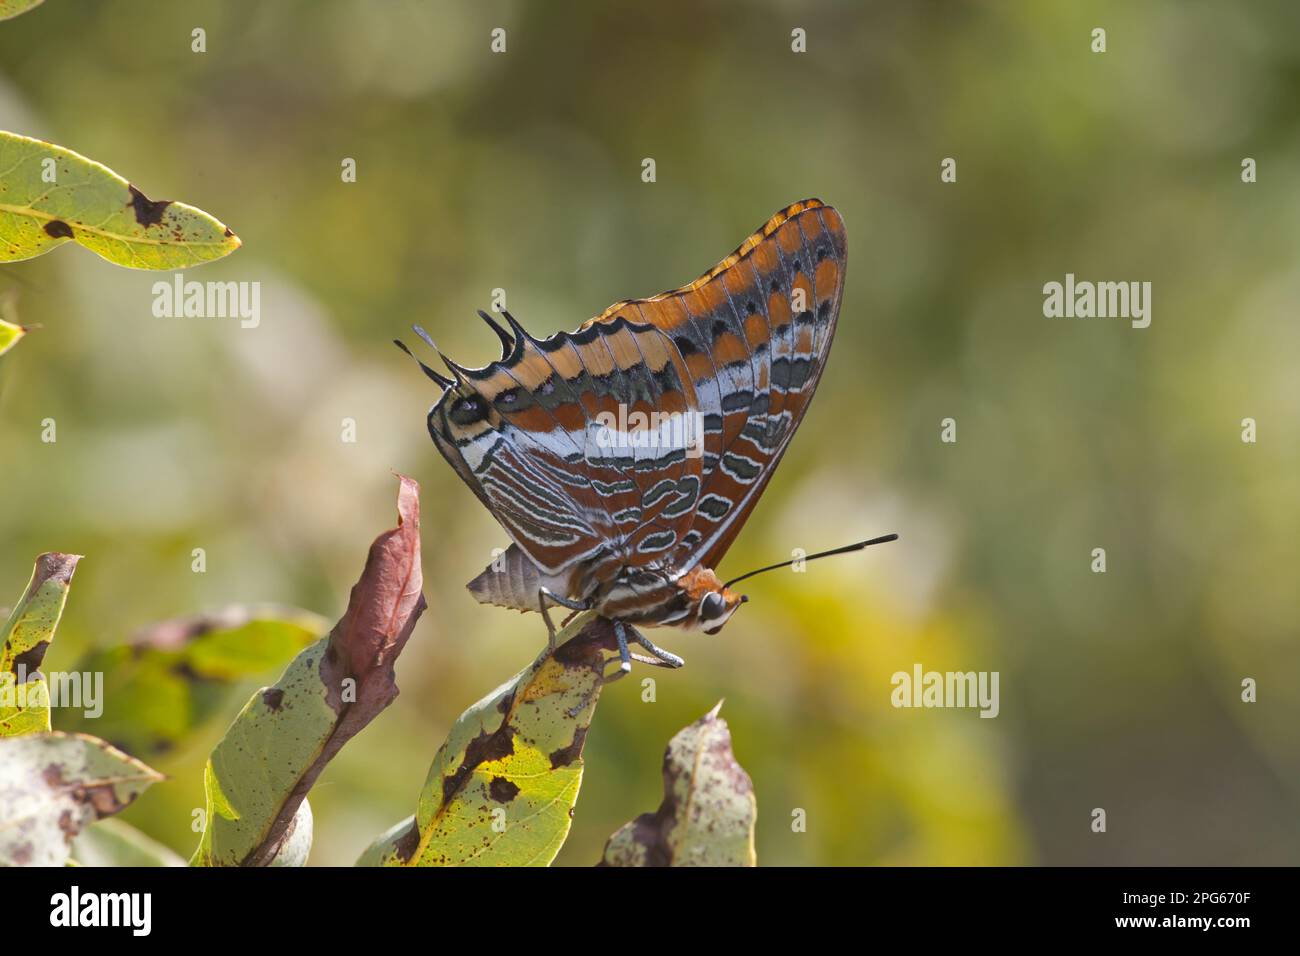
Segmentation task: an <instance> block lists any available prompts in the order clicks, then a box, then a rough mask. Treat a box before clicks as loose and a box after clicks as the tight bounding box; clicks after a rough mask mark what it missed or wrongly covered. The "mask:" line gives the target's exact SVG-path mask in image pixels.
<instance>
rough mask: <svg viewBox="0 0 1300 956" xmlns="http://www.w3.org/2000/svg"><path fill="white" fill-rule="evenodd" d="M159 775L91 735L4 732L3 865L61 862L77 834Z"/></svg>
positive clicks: (0, 748)
mask: <svg viewBox="0 0 1300 956" xmlns="http://www.w3.org/2000/svg"><path fill="white" fill-rule="evenodd" d="M161 779H163V778H162V775H161V774H159V773H158V772H156V771H154V770H151V769H150V768H149V767H147V766H145V765H144V764H143V763H141V762H140V761H138V760H136V759H135V758H133V757H128V756H127V755H126V754H124V753H122V751H120V750H118V749H117V748H116V747H112V746H110V745H109V744H106V743H105V742H104V741H102V740H99V739H97V738H95V737H91V736H89V735H86V734H62V733H47V734H29V735H28V736H26V737H0V865H7V866H14V865H17V866H62V865H63V864H64V863H65V862H66V861H67V859H68V854H69V851H70V848H71V844H72V840H73V838H74V837H75V836H76V835H77V833H78V832H80V831H81V830H82V829H83V828H84V827H86V826H87V825H89V824H90V823H92V822H94V821H95V820H98V819H101V818H103V817H107V816H109V815H111V814H114V813H117V812H118V811H119V810H121V809H122V808H123V807H125V806H126V805H127V804H129V803H130V802H131V801H132V800H134V799H135V798H136V797H138V796H139V795H140V794H141V793H143V792H144V790H145V789H146V788H147V787H149V785H150V784H153V783H156V782H157V781H159V780H161Z"/></svg>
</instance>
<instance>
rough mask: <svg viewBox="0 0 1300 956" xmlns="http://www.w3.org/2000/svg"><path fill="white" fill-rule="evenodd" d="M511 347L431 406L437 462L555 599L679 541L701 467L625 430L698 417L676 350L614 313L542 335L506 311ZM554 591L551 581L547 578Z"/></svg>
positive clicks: (460, 372)
mask: <svg viewBox="0 0 1300 956" xmlns="http://www.w3.org/2000/svg"><path fill="white" fill-rule="evenodd" d="M507 318H508V321H509V322H510V326H511V330H512V332H513V336H512V337H511V336H507V338H508V339H509V342H508V344H509V346H510V347H509V352H508V354H507V355H505V356H503V358H502V359H501V360H500V361H497V362H493V363H492V364H490V365H488V366H486V367H484V368H482V369H477V370H471V369H462V368H459V367H456V368H455V371H456V373H457V382H456V383H455V385H453V386H452V387H451V388H448V389H447V391H446V392H445V393H444V394H443V397H442V398H441V399H440V400H439V402H438V403H437V404H436V405H435V406H434V407H433V409H432V410H431V411H430V413H429V432H430V434H431V435H432V436H433V440H434V442H435V444H436V445H437V446H438V449H439V450H440V451H441V452H442V454H443V456H444V457H445V458H447V460H448V461H449V462H450V463H451V464H452V466H453V467H454V468H455V469H456V471H457V472H458V473H459V474H460V476H461V478H462V479H464V481H465V483H466V484H467V485H469V486H470V488H471V489H472V490H473V491H474V492H475V494H477V495H478V497H479V499H480V500H481V501H482V502H483V503H484V505H486V506H487V508H488V509H489V510H490V511H491V512H492V514H493V515H494V516H495V517H496V518H497V520H498V521H500V522H501V524H502V526H503V527H504V528H505V529H506V531H507V532H508V533H509V534H510V536H511V538H512V539H513V541H514V542H515V544H516V545H517V546H518V547H519V549H520V550H521V551H523V552H524V554H526V555H527V556H528V558H529V559H531V560H532V561H533V563H534V564H536V565H537V567H538V568H539V569H540V570H541V571H542V572H543V573H544V574H545V575H546V576H548V577H550V578H553V579H555V578H558V579H563V581H564V585H563V593H565V594H567V595H569V596H580V595H583V594H585V593H586V592H587V591H588V590H589V587H590V585H591V583H592V582H593V581H600V580H605V579H607V578H608V577H609V576H610V575H612V574H613V573H614V572H615V571H616V570H617V569H618V568H619V567H622V566H625V565H635V564H645V563H649V562H650V561H652V560H654V558H655V557H656V556H662V555H664V554H665V553H668V552H670V551H671V550H672V549H673V548H675V547H677V546H678V545H679V544H680V542H681V540H682V538H683V537H684V536H685V534H686V532H687V531H688V529H689V525H690V520H691V517H692V514H693V511H694V505H695V501H696V499H697V498H698V493H699V486H700V470H701V462H700V459H699V457H692V456H691V455H690V454H689V453H688V452H689V449H688V448H685V447H676V446H672V445H671V444H669V445H664V444H657V445H656V444H649V443H647V442H646V441H644V440H636V439H634V438H633V437H632V436H631V435H629V434H628V433H627V430H626V429H624V428H621V427H620V426H621V425H624V424H626V423H627V422H628V421H629V420H632V421H635V419H634V418H633V416H634V415H636V414H638V413H640V414H643V415H646V416H647V421H648V420H649V414H650V413H651V412H656V413H659V414H661V415H662V414H664V413H675V414H677V415H679V416H682V417H683V418H685V417H688V416H690V415H692V414H693V412H694V410H695V395H694V391H693V388H692V386H691V381H690V377H689V375H688V373H687V370H686V368H685V366H684V364H683V362H682V360H681V357H680V355H679V354H678V353H677V351H676V350H675V349H673V348H672V347H671V345H670V344H668V343H667V341H666V339H665V337H664V335H663V333H662V332H660V331H659V330H658V329H655V328H653V327H651V326H649V325H646V324H640V325H638V324H636V323H632V322H628V321H610V322H605V323H601V324H600V325H599V326H596V327H592V328H590V329H586V330H582V331H579V332H577V333H559V334H556V335H553V336H551V337H549V338H547V339H536V338H533V337H532V336H530V335H529V334H528V333H527V332H526V331H525V330H524V329H523V328H522V327H521V326H520V325H519V324H518V323H517V322H515V321H514V319H513V318H509V317H507ZM548 586H549V585H548Z"/></svg>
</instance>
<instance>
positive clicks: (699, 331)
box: [429, 199, 847, 596]
mask: <svg viewBox="0 0 1300 956" xmlns="http://www.w3.org/2000/svg"><path fill="white" fill-rule="evenodd" d="M846 250H847V247H846V240H845V232H844V223H843V220H842V219H841V218H840V215H839V213H838V212H836V211H835V210H834V209H833V208H831V207H829V206H826V205H824V204H823V203H821V202H820V201H819V200H816V199H810V200H805V201H803V202H800V203H795V204H794V205H792V206H789V207H787V208H786V209H784V210H782V211H781V212H779V213H777V214H776V215H774V216H773V217H772V218H771V219H769V220H768V221H767V222H766V223H765V224H764V225H763V227H762V228H761V229H759V230H758V231H757V232H755V233H754V234H753V235H751V236H750V237H749V238H748V239H746V240H745V241H744V242H743V243H742V244H741V245H740V247H739V248H738V249H737V250H736V251H735V252H734V253H732V254H731V255H730V256H728V257H727V258H725V259H723V260H722V261H721V262H719V263H718V264H717V265H716V266H714V267H713V268H712V269H710V270H709V271H708V272H706V273H705V274H704V275H702V276H700V278H698V279H697V280H695V281H694V282H692V283H690V284H689V285H687V286H684V287H682V288H680V289H675V290H672V291H670V292H664V293H661V294H660V295H657V296H652V297H650V298H648V299H636V300H627V301H623V302H618V303H615V304H614V305H612V306H610V307H609V308H608V309H606V310H605V311H604V312H602V313H601V314H600V315H598V316H596V317H595V318H593V319H591V320H589V321H588V322H586V323H585V324H584V325H583V326H582V327H581V328H579V329H578V330H577V331H576V332H572V333H569V332H562V333H557V334H556V335H552V336H550V337H549V338H546V339H536V338H533V337H532V336H530V335H529V334H528V333H527V332H526V331H524V329H523V328H522V327H521V326H519V324H518V323H517V322H515V321H514V320H513V319H512V318H510V317H509V316H507V319H508V321H509V323H510V327H511V331H512V333H513V334H512V335H508V334H505V333H504V332H503V333H502V338H503V341H504V342H505V345H506V354H505V355H503V356H502V358H501V360H499V361H497V362H493V363H492V364H490V365H488V366H485V367H484V368H482V369H476V370H470V369H462V368H459V367H454V370H455V372H456V375H457V381H456V383H455V385H454V386H452V387H451V388H448V389H447V391H446V392H445V393H444V394H443V397H442V399H441V400H440V401H439V402H438V403H437V404H436V405H435V406H434V407H433V409H432V410H431V411H430V413H429V432H430V434H431V435H432V436H433V440H434V442H435V444H436V445H437V446H438V449H439V450H440V451H441V452H442V454H443V456H444V457H445V458H447V460H448V461H449V462H450V463H451V464H452V466H453V467H454V468H455V469H456V471H457V472H458V473H459V474H460V476H461V478H462V479H464V481H465V483H466V484H467V485H469V487H470V488H471V489H472V490H473V491H474V492H475V494H476V495H478V497H479V499H480V500H481V501H482V502H483V503H484V505H485V506H486V507H487V508H488V509H489V510H490V511H491V512H492V514H493V515H494V516H496V518H497V520H498V521H500V522H501V524H502V525H503V527H505V529H506V531H507V532H508V533H509V534H510V536H511V538H512V539H513V540H514V542H515V544H516V545H517V546H518V548H519V549H520V550H521V551H522V552H523V553H524V554H525V555H526V556H527V557H528V558H529V559H530V560H531V561H532V562H533V563H534V564H535V565H536V566H537V567H538V569H539V570H540V571H541V572H542V574H543V575H545V576H546V577H547V578H548V579H550V580H563V581H564V582H565V586H564V591H565V592H566V593H567V594H568V595H569V596H579V595H583V594H585V593H587V592H588V590H589V587H590V585H591V584H592V583H593V582H599V581H605V580H608V579H609V578H610V577H611V576H612V575H613V574H615V573H617V572H618V571H619V570H620V569H622V568H628V567H638V566H642V565H646V564H651V563H654V562H664V561H665V560H667V561H668V563H671V564H672V565H674V566H676V567H678V568H680V569H681V570H687V569H689V568H690V567H693V566H695V565H696V564H700V563H703V564H704V565H705V566H706V567H714V566H716V564H717V562H718V561H720V560H721V558H722V555H723V554H724V553H725V552H726V550H727V548H728V547H729V546H730V544H731V542H732V540H733V539H734V538H735V536H736V534H738V533H739V531H740V529H741V527H742V526H743V524H744V522H745V519H746V518H747V517H748V515H749V512H750V511H751V510H752V508H753V506H754V504H755V503H756V502H757V500H758V498H759V496H760V495H761V494H762V491H763V489H764V487H766V484H767V482H768V481H769V480H770V478H771V476H772V473H773V472H774V471H775V469H776V465H777V464H778V462H779V461H780V458H781V456H782V454H784V452H785V449H786V447H787V445H788V444H789V441H790V438H791V436H792V435H793V434H794V431H795V429H796V428H797V427H798V424H799V421H800V420H801V419H802V417H803V414H804V411H805V410H806V409H807V406H808V403H809V401H810V400H811V398H812V394H813V391H814V390H815V389H816V387H817V383H818V381H819V380H820V377H821V371H822V368H823V366H824V364H825V360H826V355H827V352H828V351H829V348H830V343H831V339H832V337H833V335H834V331H835V324H836V319H837V318H838V315H839V307H840V299H841V296H842V293H843V287H844V265H845V257H846ZM651 412H657V413H660V414H661V415H663V414H665V413H675V414H677V415H680V416H686V417H690V416H694V415H698V419H694V420H697V421H699V422H700V423H701V424H702V432H701V433H700V434H698V435H696V436H695V437H696V438H697V439H698V441H697V443H695V444H694V445H692V446H688V447H682V444H681V443H680V442H679V443H676V444H674V443H671V442H670V443H669V444H667V445H662V444H661V445H650V446H646V445H644V444H642V443H638V442H636V441H634V440H631V436H630V435H629V434H628V430H627V429H626V428H624V427H622V425H623V423H625V422H627V421H628V420H630V419H632V417H633V416H634V415H635V414H636V413H642V414H645V415H649V413H651ZM610 422H613V423H616V424H615V426H614V427H613V429H612V435H611V429H610V426H609V424H608V423H610ZM602 436H603V440H602ZM611 439H612V440H611ZM697 451H698V452H699V453H700V454H694V453H693V452H697ZM485 573H486V572H485ZM476 580H477V579H476ZM548 586H550V585H548ZM484 587H486V585H484Z"/></svg>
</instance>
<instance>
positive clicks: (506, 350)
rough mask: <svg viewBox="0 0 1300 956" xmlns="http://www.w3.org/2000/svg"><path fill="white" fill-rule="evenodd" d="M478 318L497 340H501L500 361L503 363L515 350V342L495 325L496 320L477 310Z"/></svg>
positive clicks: (508, 334)
mask: <svg viewBox="0 0 1300 956" xmlns="http://www.w3.org/2000/svg"><path fill="white" fill-rule="evenodd" d="M478 317H479V318H480V319H482V320H483V321H484V322H486V323H487V324H488V328H490V329H491V330H492V331H493V332H495V333H496V334H497V338H499V339H500V340H501V361H503V362H504V361H505V360H506V359H508V358H510V353H511V352H513V351H514V350H515V340H514V339H512V338H511V337H510V333H509V332H507V331H506V330H505V329H503V328H501V326H499V325H497V321H496V319H494V318H492V316H490V315H488V314H487V313H486V312H484V311H483V310H482V309H479V310H478Z"/></svg>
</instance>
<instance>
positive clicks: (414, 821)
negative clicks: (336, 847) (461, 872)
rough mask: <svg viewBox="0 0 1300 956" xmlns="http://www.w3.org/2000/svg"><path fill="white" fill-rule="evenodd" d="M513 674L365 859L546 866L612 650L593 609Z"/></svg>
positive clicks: (464, 720) (566, 822) (454, 733)
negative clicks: (404, 816) (413, 805)
mask: <svg viewBox="0 0 1300 956" xmlns="http://www.w3.org/2000/svg"><path fill="white" fill-rule="evenodd" d="M558 641H559V644H558V646H557V647H556V650H555V653H554V654H551V653H549V652H544V653H543V654H542V655H541V656H540V657H538V659H537V660H536V661H534V662H533V663H532V664H531V665H530V666H529V667H527V668H525V669H524V670H523V671H521V672H520V673H519V674H518V675H516V676H515V678H514V679H513V680H510V681H508V682H507V683H505V684H503V685H502V686H501V687H499V688H497V689H496V690H495V691H493V692H492V693H491V694H489V695H488V696H487V697H484V698H483V699H482V700H480V701H479V702H478V703H477V704H475V705H474V706H472V707H470V708H469V710H467V711H465V713H463V714H462V715H461V716H460V719H458V720H457V721H456V724H455V726H454V727H452V730H451V734H450V736H448V738H447V741H446V743H444V744H443V745H442V748H441V749H440V750H439V751H438V754H437V756H436V757H435V758H434V761H433V766H432V767H431V768H430V770H429V775H428V778H427V779H426V781H425V784H424V789H423V791H422V792H421V794H420V802H419V806H418V809H417V810H416V813H415V815H414V816H413V817H411V818H410V819H409V820H405V821H403V822H402V823H400V824H398V825H397V826H395V827H393V828H392V829H390V830H389V831H388V832H387V833H385V834H384V835H383V836H381V837H380V838H379V839H378V840H376V841H375V842H374V843H373V844H372V845H371V846H370V848H369V849H368V850H367V851H366V852H365V853H364V854H363V855H362V857H361V859H360V860H358V861H357V862H358V865H360V866H547V865H549V864H550V862H551V861H552V860H554V859H555V855H556V854H557V853H558V852H559V851H560V847H561V846H562V845H563V844H564V840H565V838H566V837H567V836H568V833H569V827H570V825H571V823H572V818H571V816H570V814H571V813H572V811H573V807H574V804H575V803H577V800H578V788H579V786H580V785H581V783H582V746H583V743H584V741H585V740H586V737H587V728H588V727H589V726H590V724H591V718H592V715H593V714H594V713H595V710H596V702H597V700H598V699H599V697H600V688H601V675H602V674H603V672H604V670H605V665H606V662H607V661H609V660H610V659H611V658H612V657H613V656H614V655H613V650H612V649H613V646H614V642H613V635H612V631H611V628H610V625H609V622H608V621H605V620H603V619H601V618H597V617H596V616H595V615H594V613H592V612H588V613H586V614H582V615H579V616H578V617H577V618H575V619H574V620H573V622H572V623H571V624H570V625H569V626H568V627H566V628H565V629H564V630H563V631H562V632H561V633H560V635H559V637H558Z"/></svg>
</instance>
